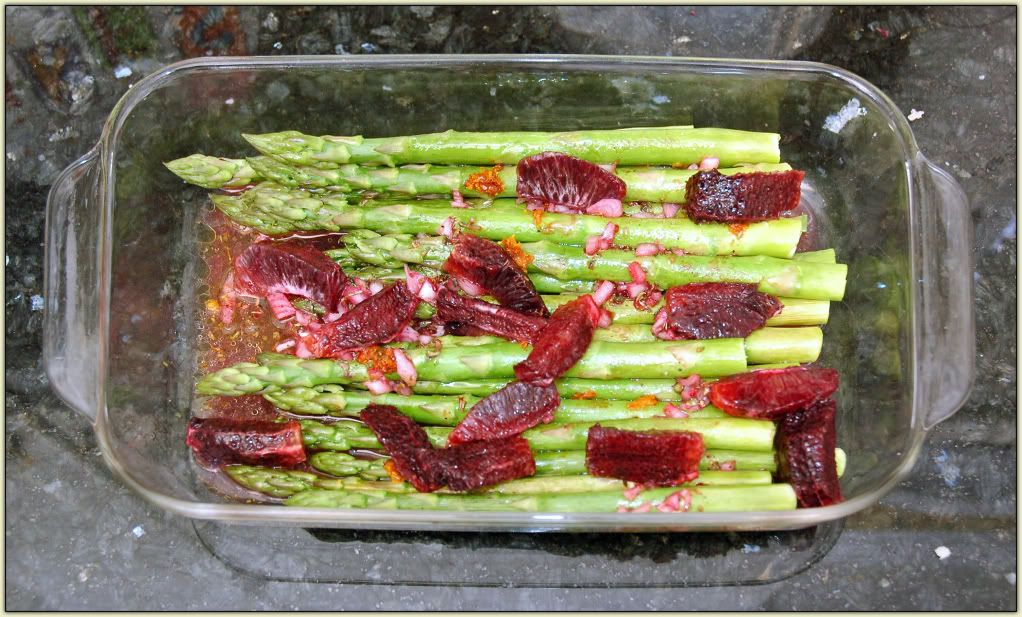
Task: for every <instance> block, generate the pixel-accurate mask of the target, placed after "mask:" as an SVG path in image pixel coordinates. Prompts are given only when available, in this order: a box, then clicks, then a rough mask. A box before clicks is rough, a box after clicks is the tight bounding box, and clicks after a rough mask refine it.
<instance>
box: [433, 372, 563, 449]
mask: <svg viewBox="0 0 1022 617" xmlns="http://www.w3.org/2000/svg"><path fill="white" fill-rule="evenodd" d="M560 403H561V397H560V395H559V394H558V393H557V388H555V387H554V386H552V385H549V386H534V385H531V384H527V383H523V382H520V381H512V382H511V383H509V384H508V385H506V386H504V387H503V388H501V389H500V390H497V391H496V392H494V393H493V394H491V395H489V396H487V397H486V398H484V399H482V400H481V401H479V402H478V403H476V404H475V405H473V406H472V409H470V410H469V412H468V415H467V416H465V417H464V418H463V419H462V420H461V422H459V423H458V426H456V427H454V430H453V431H452V432H451V434H450V436H448V437H447V443H449V444H452V445H454V444H459V443H466V442H470V441H485V440H487V439H499V438H502V437H508V436H511V435H518V434H519V433H522V432H523V431H526V430H528V429H530V428H532V427H534V426H536V425H537V424H539V423H541V422H542V423H547V422H550V421H551V420H553V419H554V410H555V409H557V406H558V405H559V404H560Z"/></svg>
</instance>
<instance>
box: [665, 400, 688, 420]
mask: <svg viewBox="0 0 1022 617" xmlns="http://www.w3.org/2000/svg"><path fill="white" fill-rule="evenodd" d="M664 415H665V416H667V417H668V418H687V417H688V412H687V411H685V410H684V409H682V408H681V407H678V406H677V405H675V404H674V403H667V405H666V406H664Z"/></svg>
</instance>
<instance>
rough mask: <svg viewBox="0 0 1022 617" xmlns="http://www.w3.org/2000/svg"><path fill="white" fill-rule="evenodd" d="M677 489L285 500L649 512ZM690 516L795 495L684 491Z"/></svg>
mask: <svg viewBox="0 0 1022 617" xmlns="http://www.w3.org/2000/svg"><path fill="white" fill-rule="evenodd" d="M679 490H681V489H679V488H678V487H669V488H657V489H647V490H645V491H642V492H641V494H639V495H638V496H637V497H636V498H635V499H634V500H629V499H627V498H625V496H624V493H623V491H621V490H614V491H599V492H590V493H538V494H528V495H516V494H510V495H505V494H502V493H482V494H467V495H460V494H445V493H439V492H437V493H395V492H386V491H350V490H327V489H310V490H306V491H302V492H300V493H297V494H295V495H293V496H292V497H289V498H288V499H287V501H286V502H284V503H285V504H286V505H289V506H297V507H304V508H368V509H381V510H446V511H457V512H487V511H488V512H502V511H510V512H617V511H618V509H619V508H635V507H639V506H640V505H642V504H643V503H644V502H650V503H651V504H652V505H653V506H654V507H655V506H658V505H660V504H661V503H662V502H663V500H664V499H666V498H667V497H668V496H670V495H671V494H673V493H676V492H678V491H679ZM685 490H688V491H689V492H690V494H691V499H692V500H691V504H690V511H692V512H758V511H764V510H794V509H795V507H796V499H795V491H794V489H792V488H791V486H790V485H788V484H768V485H751V486H699V487H691V488H688V489H685Z"/></svg>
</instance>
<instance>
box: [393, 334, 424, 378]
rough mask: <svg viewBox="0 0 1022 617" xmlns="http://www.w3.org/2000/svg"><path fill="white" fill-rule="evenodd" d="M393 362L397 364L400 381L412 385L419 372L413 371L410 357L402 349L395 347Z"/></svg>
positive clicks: (413, 367) (413, 366)
mask: <svg viewBox="0 0 1022 617" xmlns="http://www.w3.org/2000/svg"><path fill="white" fill-rule="evenodd" d="M416 340H418V337H416ZM394 362H395V363H396V364H397V374H398V376H400V377H401V381H403V382H405V383H406V384H408V385H409V386H414V385H415V382H416V380H417V379H418V377H419V374H418V373H417V372H416V371H415V364H413V363H412V360H411V358H409V357H408V355H407V354H405V352H404V351H403V350H401V349H395V350H394Z"/></svg>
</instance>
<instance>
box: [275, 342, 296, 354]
mask: <svg viewBox="0 0 1022 617" xmlns="http://www.w3.org/2000/svg"><path fill="white" fill-rule="evenodd" d="M294 346H295V340H294V339H293V338H289V339H287V340H286V341H283V342H281V343H278V344H277V346H276V347H274V348H273V349H274V351H276V352H278V353H279V352H281V351H284V350H285V349H291V348H292V347H294Z"/></svg>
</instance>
